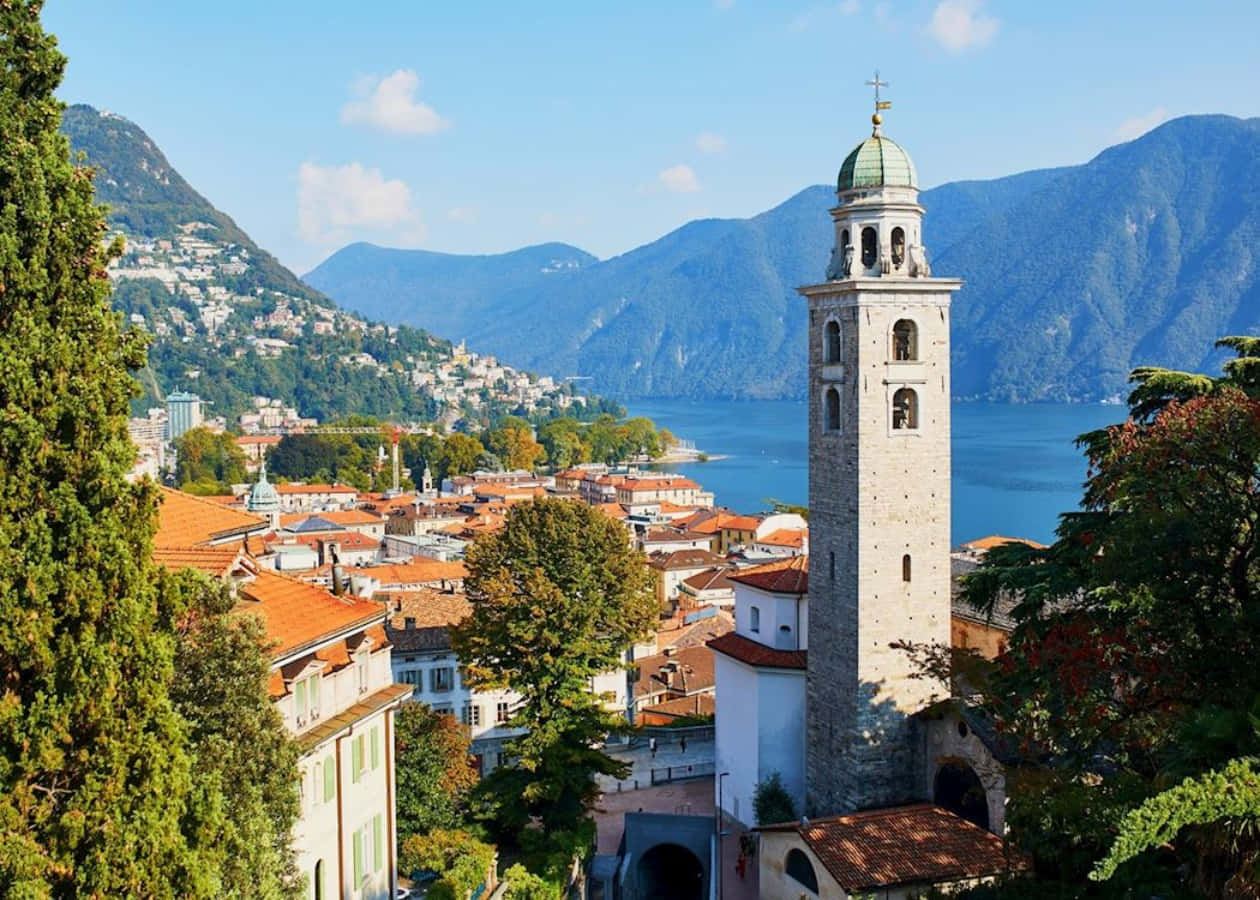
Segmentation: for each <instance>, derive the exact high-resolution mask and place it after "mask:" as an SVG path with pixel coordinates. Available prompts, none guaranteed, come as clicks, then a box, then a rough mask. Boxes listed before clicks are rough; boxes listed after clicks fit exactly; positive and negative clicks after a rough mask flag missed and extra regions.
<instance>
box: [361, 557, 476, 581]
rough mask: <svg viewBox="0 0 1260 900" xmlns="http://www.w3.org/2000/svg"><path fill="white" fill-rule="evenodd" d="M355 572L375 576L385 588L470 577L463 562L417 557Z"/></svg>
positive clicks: (365, 567)
mask: <svg viewBox="0 0 1260 900" xmlns="http://www.w3.org/2000/svg"><path fill="white" fill-rule="evenodd" d="M355 574H357V575H366V576H368V577H369V578H375V579H376V580H377V581H379V582H380V583H381V587H382V588H385V587H388V586H389V585H391V584H430V583H432V584H440V583H441V582H443V581H462V580H463V579H465V578H467V577H468V566H466V565H464V564H463V563H462V562H442V561H441V560H438V559H425V558H424V557H416V558H414V559H413V560H412V561H411V562H409V563H397V564H394V565H387V566H364V567H362V568H359V569H355Z"/></svg>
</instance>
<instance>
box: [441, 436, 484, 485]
mask: <svg viewBox="0 0 1260 900" xmlns="http://www.w3.org/2000/svg"><path fill="white" fill-rule="evenodd" d="M485 452H486V448H485V447H484V446H483V445H482V443H481V441H479V440H477V439H476V438H475V437H471V436H469V435H466V434H452V435H450V436H449V437H448V438H447V439H446V440H445V441H444V442H443V444H442V454H443V462H444V463H445V467H444V470H443V472H442V477H443V478H450V477H452V476H455V475H467V474H468V473H469V472H473V471H475V470H476V468H477V460H478V458H479V457H480V456H481V455H482V454H483V453H485Z"/></svg>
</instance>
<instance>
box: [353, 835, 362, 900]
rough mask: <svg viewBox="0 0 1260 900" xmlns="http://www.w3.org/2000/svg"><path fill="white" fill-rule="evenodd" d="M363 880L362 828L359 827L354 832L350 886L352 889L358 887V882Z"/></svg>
mask: <svg viewBox="0 0 1260 900" xmlns="http://www.w3.org/2000/svg"><path fill="white" fill-rule="evenodd" d="M361 881H363V829H362V828H360V829H359V830H358V831H356V832H355V833H354V884H353V885H351V887H352V888H353V889H354V890H356V891H357V890H358V889H359V882H361Z"/></svg>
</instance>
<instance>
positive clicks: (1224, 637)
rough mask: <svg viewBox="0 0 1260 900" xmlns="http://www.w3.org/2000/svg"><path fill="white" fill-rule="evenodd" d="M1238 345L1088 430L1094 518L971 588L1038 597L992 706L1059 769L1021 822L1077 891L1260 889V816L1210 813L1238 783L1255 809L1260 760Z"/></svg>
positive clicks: (990, 596)
mask: <svg viewBox="0 0 1260 900" xmlns="http://www.w3.org/2000/svg"><path fill="white" fill-rule="evenodd" d="M1223 343H1225V344H1226V345H1227V346H1231V347H1234V348H1235V350H1236V351H1237V352H1238V353H1239V357H1238V359H1235V360H1231V361H1230V363H1229V364H1227V366H1226V372H1225V375H1224V377H1221V378H1206V377H1205V376H1193V375H1186V374H1184V373H1172V372H1167V371H1165V370H1159V369H1150V368H1148V369H1142V370H1138V371H1136V372H1135V373H1134V376H1133V377H1134V380H1135V381H1136V382H1137V384H1138V387H1137V388H1136V389H1135V391H1134V392H1133V395H1132V396H1131V397H1130V403H1131V412H1132V417H1131V418H1130V419H1129V420H1128V421H1126V422H1125V423H1123V424H1121V425H1116V426H1112V427H1111V428H1108V429H1104V430H1101V431H1098V432H1094V433H1092V434H1089V435H1085V436H1083V437H1082V438H1081V441H1082V443H1084V445H1085V446H1086V448H1087V451H1088V455H1089V460H1090V477H1089V480H1088V482H1087V484H1086V490H1085V496H1084V500H1083V510H1082V511H1081V512H1077V513H1069V514H1065V515H1064V516H1063V517H1062V520H1061V524H1060V526H1059V529H1058V539H1057V540H1056V541H1055V543H1054V544H1053V545H1052V546H1051V547H1049V548H1046V549H1034V548H1030V547H1027V546H1024V545H1019V544H1008V545H1004V546H1002V547H998V548H995V549H993V550H991V551H990V552H989V554H988V556H987V558H986V560H985V563H984V565H983V566H982V567H981V568H980V569H979V570H977V571H976V572H975V573H974V574H973V575H971V576H970V577H968V578H967V579H966V580H965V581H964V595H965V597H966V599H967V600H968V601H969V602H971V603H972V604H973V605H976V606H977V607H979V608H981V609H993V607H994V606H995V604H996V603H997V601H998V600H999V599H1000V598H1002V597H1004V596H1005V597H1016V598H1017V599H1018V601H1019V602H1018V603H1017V605H1016V606H1015V608H1014V618H1015V620H1016V623H1017V624H1016V628H1015V632H1014V634H1013V635H1012V639H1011V643H1010V648H1009V650H1008V652H1007V653H1006V654H1005V655H1004V657H1002V658H1001V659H1000V660H999V664H998V666H997V667H996V668H995V669H994V671H993V673H992V675H991V677H990V679H989V681H988V683H987V685H985V691H986V695H987V701H986V702H987V705H988V706H989V708H990V712H991V713H992V714H993V715H994V718H995V720H996V721H997V723H998V725H999V727H1001V728H1002V729H1003V730H1004V731H1006V732H1007V733H1008V734H1009V735H1010V737H1011V738H1012V740H1013V741H1015V742H1016V743H1017V744H1018V745H1020V746H1022V747H1023V748H1024V749H1025V750H1026V751H1027V752H1028V753H1029V754H1031V755H1033V758H1035V759H1038V760H1040V761H1041V765H1039V766H1036V767H1029V768H1028V769H1026V770H1021V774H1020V778H1019V779H1018V785H1017V789H1016V790H1015V791H1014V792H1013V793H1012V795H1011V802H1010V814H1009V817H1008V822H1009V824H1010V826H1011V829H1012V834H1013V836H1014V838H1015V840H1016V842H1017V843H1019V844H1020V845H1021V846H1022V847H1024V849H1027V850H1029V851H1031V852H1033V854H1034V856H1035V857H1036V860H1037V866H1038V873H1039V875H1041V876H1042V877H1043V878H1048V879H1051V880H1053V881H1056V882H1058V883H1063V884H1079V883H1081V882H1082V881H1083V879H1084V876H1085V875H1086V874H1087V873H1089V872H1090V870H1091V869H1093V870H1094V871H1095V872H1096V873H1097V877H1100V878H1101V877H1110V878H1111V881H1110V882H1107V883H1105V884H1103V885H1100V886H1099V887H1097V888H1095V890H1104V891H1114V892H1115V893H1118V894H1120V893H1125V892H1126V891H1131V890H1133V889H1134V885H1135V884H1138V883H1143V884H1146V885H1148V886H1149V885H1154V886H1155V887H1152V888H1151V889H1153V890H1156V889H1158V890H1163V889H1164V888H1159V887H1158V885H1159V883H1160V882H1161V880H1162V882H1163V883H1164V884H1165V885H1175V884H1176V882H1177V875H1176V870H1177V867H1178V866H1179V865H1184V868H1185V869H1186V870H1187V871H1189V872H1191V873H1192V878H1191V883H1192V886H1193V887H1194V889H1195V890H1196V891H1198V892H1201V893H1204V894H1206V895H1208V896H1232V895H1247V896H1251V895H1253V894H1254V893H1256V892H1258V891H1260V877H1258V876H1257V874H1256V873H1257V870H1258V863H1260V834H1258V830H1260V805H1257V804H1255V803H1251V805H1250V806H1249V807H1248V809H1249V812H1248V813H1246V814H1245V815H1241V814H1239V813H1238V810H1239V807H1238V806H1237V805H1235V806H1230V807H1228V812H1229V815H1228V816H1226V815H1224V814H1222V816H1218V817H1217V818H1215V819H1213V818H1212V816H1213V815H1214V812H1213V809H1212V808H1211V807H1210V805H1207V806H1205V805H1204V804H1203V803H1202V802H1200V801H1201V798H1202V796H1203V791H1202V790H1201V788H1202V786H1203V785H1204V784H1219V783H1221V779H1222V778H1225V779H1228V778H1231V777H1234V776H1237V781H1236V784H1237V791H1238V796H1239V797H1240V798H1242V797H1251V798H1252V799H1254V798H1255V796H1256V795H1255V792H1254V791H1251V790H1250V788H1249V787H1248V785H1249V784H1250V782H1248V781H1247V780H1246V779H1245V778H1243V771H1242V769H1241V768H1240V767H1239V766H1240V763H1239V762H1238V761H1240V760H1245V759H1247V758H1249V757H1252V756H1255V755H1257V754H1260V739H1258V738H1257V735H1256V729H1255V728H1254V727H1253V721H1260V719H1255V718H1254V717H1255V716H1256V715H1257V713H1260V707H1258V706H1257V697H1260V672H1257V670H1256V667H1255V666H1254V665H1253V664H1252V660H1254V659H1255V658H1256V654H1257V652H1258V650H1260V540H1258V537H1260V535H1258V534H1257V528H1258V527H1260V485H1258V483H1257V473H1258V472H1260V391H1258V390H1257V384H1256V381H1255V378H1254V374H1255V372H1256V371H1257V369H1256V366H1255V359H1254V354H1255V353H1256V351H1257V350H1258V349H1260V340H1257V339H1251V338H1247V339H1242V338H1236V339H1226V340H1225V341H1224V342H1223ZM1214 773H1216V774H1214ZM1184 779H1190V780H1189V781H1183V780H1184ZM1177 781H1183V784H1182V786H1181V788H1173V789H1170V790H1168V791H1166V792H1165V793H1163V794H1161V793H1160V790H1161V789H1162V788H1163V787H1164V786H1165V785H1167V784H1172V783H1176V782H1177ZM1247 802H1250V801H1247ZM1221 808H1222V809H1224V807H1221ZM1135 810H1136V811H1135ZM1153 815H1154V816H1156V817H1162V818H1161V820H1162V821H1163V822H1164V823H1165V825H1166V826H1167V827H1168V828H1169V829H1171V830H1170V831H1168V832H1167V833H1165V832H1164V831H1158V830H1155V831H1152V830H1151V827H1150V823H1151V821H1152V818H1151V817H1152V816H1153ZM1173 823H1180V825H1179V826H1178V827H1173ZM1181 826H1185V827H1181ZM1117 835H1119V838H1117ZM1151 835H1158V836H1159V838H1160V839H1159V840H1158V841H1153V839H1152V838H1151ZM1113 841H1115V843H1114V845H1113ZM1156 844H1158V846H1159V849H1158V850H1156V851H1154V852H1151V853H1141V852H1140V851H1142V850H1144V849H1146V848H1148V847H1152V846H1155V845H1156ZM1104 857H1106V859H1107V862H1106V864H1104V865H1102V866H1099V867H1098V868H1095V866H1094V864H1095V863H1096V862H1097V861H1098V860H1100V859H1103V858H1104ZM1125 860H1128V862H1123V861H1125ZM1122 862H1123V865H1121V863H1122ZM1143 889H1145V888H1143ZM1239 892H1241V894H1240V893H1239Z"/></svg>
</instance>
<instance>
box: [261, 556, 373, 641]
mask: <svg viewBox="0 0 1260 900" xmlns="http://www.w3.org/2000/svg"><path fill="white" fill-rule="evenodd" d="M240 592H241V596H242V597H243V598H244V599H243V601H242V602H241V603H239V604H238V605H237V610H238V611H239V612H240V613H242V614H250V613H253V614H257V615H261V616H262V619H263V624H264V630H265V632H266V634H267V638H268V639H269V640H270V641H271V642H272V643H273V646H272V648H271V653H272V656H273V657H274V658H279V657H283V656H288V655H290V654H291V653H293V652H295V651H297V650H300V649H302V648H303V647H306V646H314V645H316V644H318V643H320V642H321V641H323V640H327V639H328V638H331V637H333V636H334V635H336V634H338V633H340V632H343V631H347V630H350V629H352V628H355V627H358V628H362V627H364V626H367V625H370V624H372V623H373V622H374V621H380V620H382V619H384V617H385V607H384V606H383V605H382V604H380V603H378V602H376V601H374V600H364V599H362V598H361V597H352V596H349V595H346V596H341V597H337V596H334V595H333V594H330V593H329V592H328V591H327V590H326V589H325V588H322V587H318V586H316V585H313V584H308V583H307V582H305V581H298V580H297V579H296V578H289V577H288V576H286V575H281V574H280V573H278V572H270V571H266V570H264V571H261V572H259V573H258V577H257V578H255V579H253V580H252V581H247V582H245V583H243V584H242V585H241V587H240ZM251 601H252V602H251Z"/></svg>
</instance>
